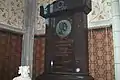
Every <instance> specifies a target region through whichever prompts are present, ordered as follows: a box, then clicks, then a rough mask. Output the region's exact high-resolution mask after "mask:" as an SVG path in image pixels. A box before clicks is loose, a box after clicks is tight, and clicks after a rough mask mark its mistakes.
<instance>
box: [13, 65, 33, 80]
mask: <svg viewBox="0 0 120 80" xmlns="http://www.w3.org/2000/svg"><path fill="white" fill-rule="evenodd" d="M29 73H30V70H29V66H20V67H19V71H18V74H20V76H18V77H15V78H13V80H31V78H30V76H29Z"/></svg>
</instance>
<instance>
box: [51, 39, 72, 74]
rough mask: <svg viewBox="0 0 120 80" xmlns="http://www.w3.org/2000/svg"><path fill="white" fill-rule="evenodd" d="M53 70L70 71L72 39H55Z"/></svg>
mask: <svg viewBox="0 0 120 80" xmlns="http://www.w3.org/2000/svg"><path fill="white" fill-rule="evenodd" d="M54 53H55V55H54V59H55V60H54V66H53V71H55V72H61V71H62V72H72V69H73V60H74V55H73V40H72V39H60V40H56V41H55V52H54Z"/></svg>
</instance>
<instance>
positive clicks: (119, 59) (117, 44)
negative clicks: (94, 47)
mask: <svg viewBox="0 0 120 80" xmlns="http://www.w3.org/2000/svg"><path fill="white" fill-rule="evenodd" d="M112 27H113V41H114V43H113V44H114V65H115V80H120V75H119V74H120V6H119V0H112Z"/></svg>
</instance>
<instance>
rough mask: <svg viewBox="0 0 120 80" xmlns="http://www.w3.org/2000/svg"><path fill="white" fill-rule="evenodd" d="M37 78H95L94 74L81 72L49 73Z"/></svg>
mask: <svg viewBox="0 0 120 80" xmlns="http://www.w3.org/2000/svg"><path fill="white" fill-rule="evenodd" d="M36 80H94V79H93V77H92V76H90V75H86V74H81V73H48V74H43V75H40V76H38V77H37V78H36Z"/></svg>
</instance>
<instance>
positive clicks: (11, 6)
mask: <svg viewBox="0 0 120 80" xmlns="http://www.w3.org/2000/svg"><path fill="white" fill-rule="evenodd" d="M23 16H24V0H0V23H2V24H6V25H10V26H12V27H15V28H22V27H23Z"/></svg>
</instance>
